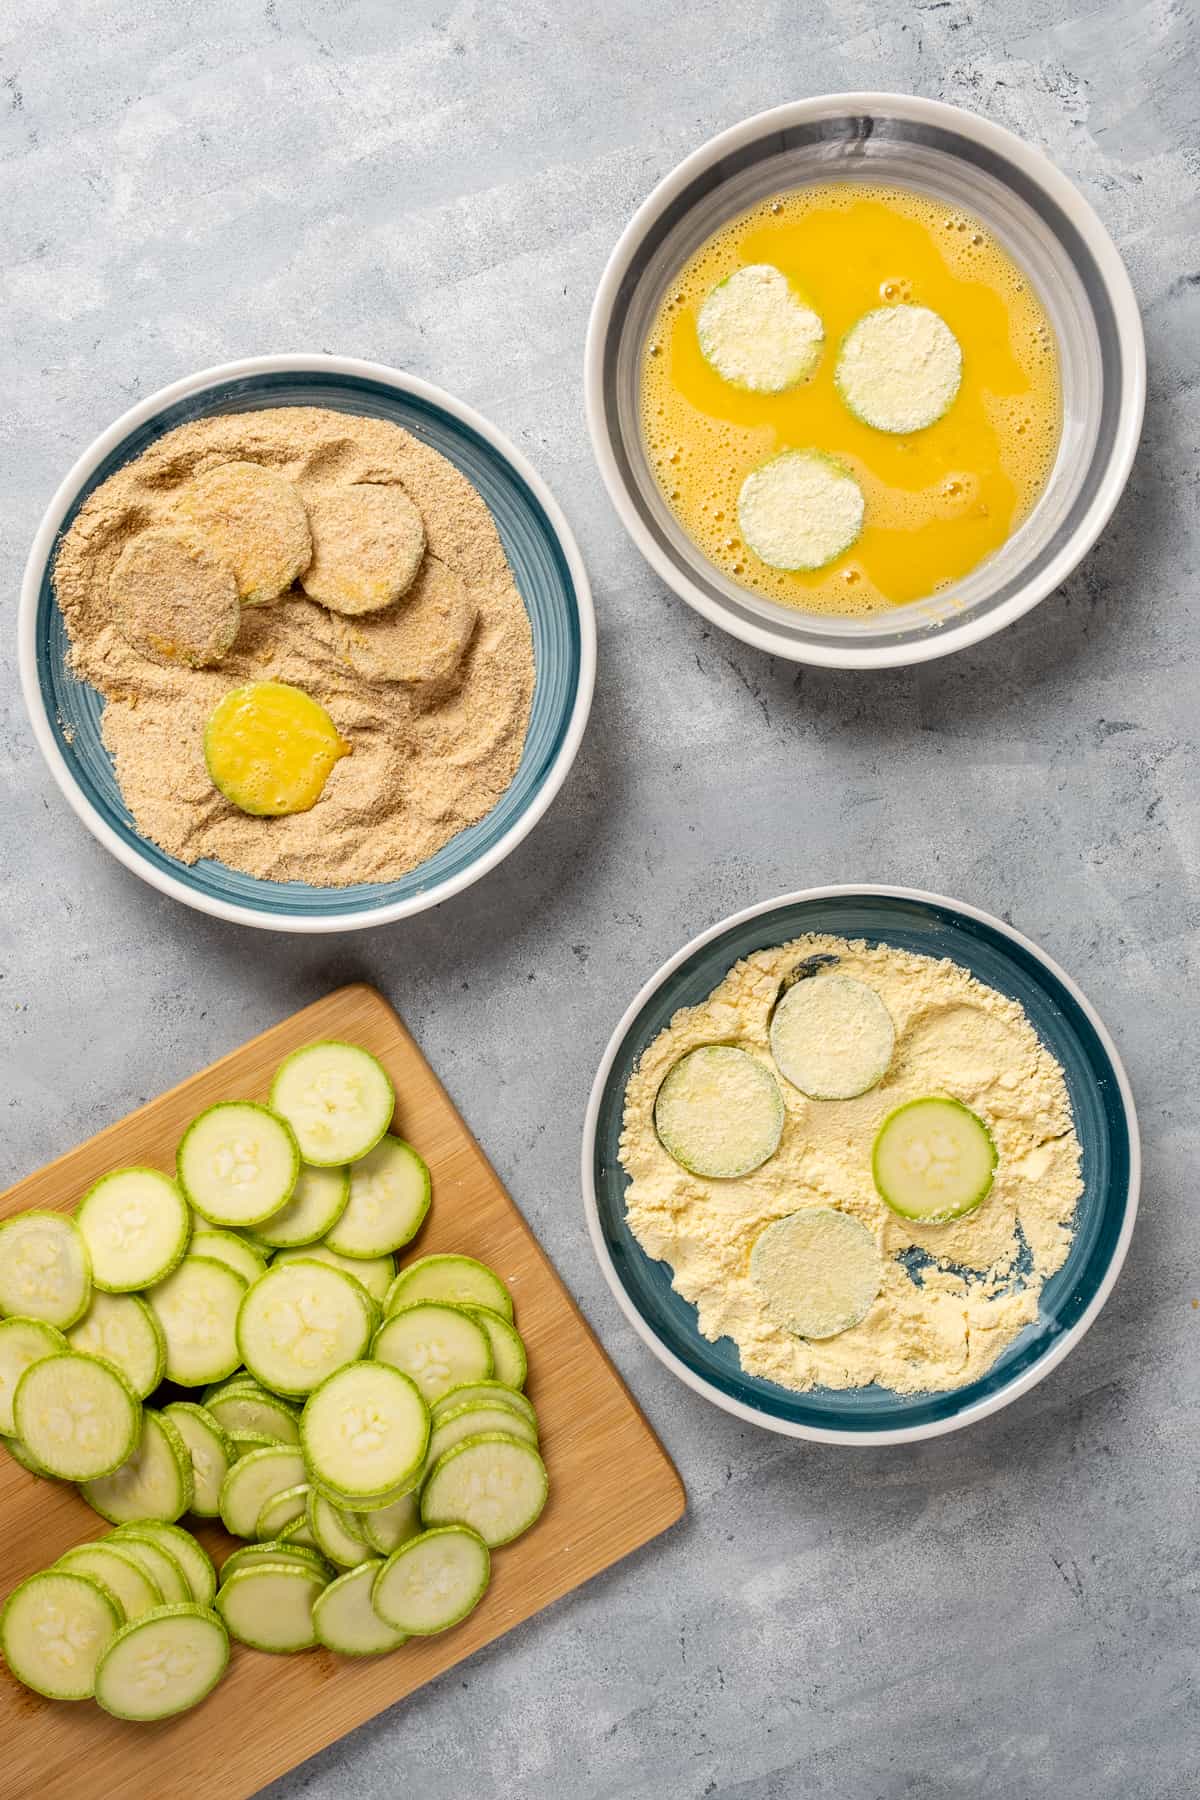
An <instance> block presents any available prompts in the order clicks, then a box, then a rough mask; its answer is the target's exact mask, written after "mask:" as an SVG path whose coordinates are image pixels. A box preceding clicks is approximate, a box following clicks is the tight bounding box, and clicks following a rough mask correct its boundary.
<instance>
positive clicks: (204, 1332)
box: [149, 1256, 246, 1387]
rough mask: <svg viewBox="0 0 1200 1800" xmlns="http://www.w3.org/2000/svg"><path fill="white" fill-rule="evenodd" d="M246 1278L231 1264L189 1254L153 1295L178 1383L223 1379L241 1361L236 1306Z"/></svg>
mask: <svg viewBox="0 0 1200 1800" xmlns="http://www.w3.org/2000/svg"><path fill="white" fill-rule="evenodd" d="M245 1292H246V1283H245V1282H244V1281H243V1280H242V1277H241V1276H240V1275H238V1274H235V1273H234V1271H233V1270H232V1269H231V1268H230V1267H229V1265H228V1263H223V1262H217V1261H215V1260H214V1259H213V1258H212V1257H210V1256H185V1257H184V1259H183V1261H182V1262H181V1263H180V1265H179V1267H178V1268H177V1269H176V1270H175V1271H174V1272H173V1273H172V1274H170V1275H168V1276H167V1279H166V1280H165V1281H160V1282H158V1283H157V1284H156V1286H154V1287H152V1288H151V1289H150V1294H149V1300H150V1304H151V1306H152V1307H153V1308H154V1311H155V1313H156V1315H157V1317H158V1322H159V1324H160V1325H161V1326H162V1331H163V1336H164V1338H165V1339H166V1341H167V1380H168V1381H174V1382H176V1383H177V1384H178V1385H179V1386H180V1387H203V1386H204V1384H205V1383H206V1382H210V1381H221V1380H223V1379H224V1377H225V1376H227V1375H232V1373H233V1371H234V1370H235V1369H236V1368H237V1366H238V1364H239V1363H240V1362H241V1360H242V1357H241V1352H240V1351H239V1349H238V1342H237V1318H238V1308H239V1307H240V1305H241V1303H242V1296H243V1294H244V1293H245Z"/></svg>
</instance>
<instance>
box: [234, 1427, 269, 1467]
mask: <svg viewBox="0 0 1200 1800" xmlns="http://www.w3.org/2000/svg"><path fill="white" fill-rule="evenodd" d="M229 1442H230V1443H231V1444H232V1445H233V1460H234V1462H240V1461H241V1460H242V1458H243V1456H249V1454H250V1452H251V1451H252V1450H273V1449H274V1448H275V1446H276V1444H277V1443H278V1442H279V1439H278V1438H277V1437H271V1436H269V1435H268V1433H267V1432H265V1431H241V1430H238V1429H236V1428H235V1429H234V1430H233V1431H231V1432H230V1433H229Z"/></svg>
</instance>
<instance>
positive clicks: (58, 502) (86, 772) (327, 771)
mask: <svg viewBox="0 0 1200 1800" xmlns="http://www.w3.org/2000/svg"><path fill="white" fill-rule="evenodd" d="M19 633H20V668H21V678H22V685H23V689H24V694H25V700H26V705H27V707H28V710H29V713H30V717H31V720H32V722H33V727H34V731H35V734H36V736H37V740H38V744H39V747H40V748H41V750H42V753H43V755H44V756H45V758H46V761H47V763H48V765H49V767H50V770H51V773H52V774H53V775H54V777H55V779H56V780H57V782H58V784H59V786H60V788H61V789H62V791H63V793H64V794H65V795H66V798H67V799H68V801H69V802H70V804H71V805H72V807H73V808H74V810H75V811H76V813H77V814H78V815H79V817H80V818H81V819H82V820H83V822H84V823H85V824H86V825H87V826H88V828H89V829H90V830H91V831H92V833H93V834H94V835H95V836H96V837H97V838H98V839H99V841H100V842H101V843H103V844H104V845H105V846H106V848H107V849H109V850H110V851H111V852H112V853H113V854H114V855H115V856H116V857H117V858H118V859H119V860H120V861H121V862H122V863H124V864H125V866H126V867H127V868H129V869H132V870H133V871H134V873H136V874H137V875H139V876H141V877H142V879H144V880H146V881H148V882H149V883H150V884H151V885H152V886H154V887H156V888H158V889H159V890H160V891H161V892H163V893H166V894H169V895H171V896H172V897H174V898H175V899H179V900H182V901H184V902H185V903H186V904H188V905H190V906H193V907H196V908H198V909H200V910H201V911H204V912H208V913H211V914H214V915H216V916H217V917H220V918H225V919H230V920H235V921H237V922H239V923H242V924H248V925H255V926H260V927H264V928H266V929H272V930H283V931H305V932H319V931H346V930H353V929H357V928H361V927H365V926H371V925H381V924H386V923H388V922H389V921H392V920H396V919H400V918H403V917H405V916H407V915H409V914H411V913H415V912H419V911H421V910H423V909H424V908H426V907H429V906H433V905H436V904H437V903H438V902H439V901H441V900H443V899H446V898H448V897H449V896H450V895H452V894H454V893H456V892H458V891H459V890H460V889H462V888H464V887H466V886H467V885H469V884H470V883H471V882H473V881H475V880H477V879H478V878H479V877H480V876H481V875H483V874H484V873H486V872H487V870H489V869H491V868H493V867H494V866H495V865H496V864H497V863H498V862H499V861H501V860H502V858H503V857H505V856H506V855H507V854H508V853H509V852H510V851H511V850H512V849H513V848H515V846H516V845H517V844H518V843H519V842H520V841H521V839H522V838H523V837H524V836H525V835H526V834H527V833H528V832H529V831H530V830H531V829H532V828H533V826H534V825H535V824H536V823H537V821H538V819H539V818H540V817H541V816H542V814H543V813H544V811H545V810H546V808H547V806H548V805H549V804H550V802H551V800H552V799H553V797H554V795H555V794H556V793H557V791H558V789H559V788H560V786H561V785H562V782H563V780H564V779H565V777H566V774H567V771H568V770H569V768H570V766H571V763H572V761H573V760H574V756H575V753H576V750H577V749H578V746H579V743H580V741H581V739H582V735H583V731H584V728H585V725H586V722H587V714H588V709H589V706H590V701H591V693H592V684H593V678H594V670H595V626H594V619H593V613H592V605H591V597H590V592H589V588H588V582H587V576H586V573H585V571H584V567H583V563H582V560H581V558H580V556H579V552H578V549H577V547H576V545H575V541H574V538H573V537H572V534H571V531H570V528H569V526H568V525H567V523H566V520H565V519H564V518H563V515H562V513H561V512H560V510H559V508H558V506H557V505H556V503H555V501H554V499H553V496H552V495H551V494H550V493H549V491H548V490H547V488H546V487H545V485H544V483H543V482H542V481H541V480H540V478H539V477H538V476H537V474H536V473H535V472H534V470H533V469H532V468H531V467H530V466H529V465H528V463H527V462H526V461H525V459H524V458H523V457H522V456H521V454H520V453H519V452H518V451H517V450H516V449H515V448H514V446H513V445H511V444H510V443H508V442H507V441H506V440H505V439H504V438H503V437H502V436H501V435H500V434H499V433H498V432H497V431H496V430H495V429H494V428H493V427H492V426H491V425H489V424H488V423H487V422H486V421H485V420H484V419H482V418H481V417H480V416H479V415H478V414H477V413H475V412H474V411H472V409H471V408H469V407H467V406H464V405H463V404H462V403H461V402H459V401H457V400H455V399H453V398H452V397H451V396H450V395H448V394H446V393H444V392H442V391H441V390H439V389H437V388H435V387H432V386H431V385H430V384H428V383H426V382H423V381H420V380H418V379H416V378H414V377H411V376H408V375H406V374H403V373H401V372H399V371H397V370H394V369H389V368H386V367H384V366H382V365H378V364H373V363H364V362H359V361H356V360H353V359H349V358H343V357H333V356H276V357H260V358H255V359H253V360H250V361H245V362H240V363H233V364H228V365H226V366H223V367H221V368H216V369H209V370H205V371H203V372H201V373H200V374H197V375H194V376H191V377H189V378H187V379H186V380H183V381H180V382H177V383H176V384H175V385H174V386H172V387H170V388H167V389H164V390H163V391H162V392H160V393H157V394H154V395H152V396H150V398H149V399H147V400H145V401H142V402H141V403H140V404H139V405H137V406H135V407H134V408H133V409H132V410H131V411H130V412H128V413H126V414H125V415H124V416H123V417H122V418H120V419H118V420H117V422H116V423H115V424H114V425H113V426H112V427H111V428H110V429H109V430H108V431H107V432H105V433H104V434H103V435H102V436H101V437H100V438H99V439H98V440H97V441H96V443H95V444H93V445H92V447H91V448H90V449H89V450H88V451H87V452H86V454H85V455H84V456H83V457H82V458H81V459H80V461H79V462H78V463H77V464H76V466H75V467H74V468H73V469H72V471H71V472H70V474H69V475H68V476H67V478H66V480H65V481H64V482H63V484H62V486H61V488H60V489H59V491H58V493H57V494H56V495H55V497H54V499H53V501H52V502H51V504H50V507H49V509H48V511H47V513H46V516H45V518H44V520H43V522H42V525H41V527H40V529H39V531H38V535H37V538H36V539H35V542H34V545H33V548H32V551H31V553H30V557H29V562H28V565H27V569H26V575H25V582H24V587H23V590H22V597H21V611H20V626H19Z"/></svg>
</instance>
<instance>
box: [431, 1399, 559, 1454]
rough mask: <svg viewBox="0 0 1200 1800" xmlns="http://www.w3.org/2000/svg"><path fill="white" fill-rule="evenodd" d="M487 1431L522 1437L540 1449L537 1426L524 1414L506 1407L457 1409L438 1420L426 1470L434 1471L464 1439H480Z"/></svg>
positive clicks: (432, 1433) (464, 1407) (467, 1407)
mask: <svg viewBox="0 0 1200 1800" xmlns="http://www.w3.org/2000/svg"><path fill="white" fill-rule="evenodd" d="M485 1431H498V1432H500V1433H502V1435H504V1436H505V1437H515V1438H523V1439H524V1440H525V1442H526V1443H529V1444H532V1445H533V1446H534V1448H535V1449H536V1448H537V1441H538V1434H537V1426H536V1425H532V1424H530V1422H529V1420H528V1419H527V1418H525V1416H524V1415H523V1414H522V1413H515V1412H510V1411H509V1409H508V1407H507V1406H458V1407H455V1409H454V1411H453V1412H448V1413H446V1414H444V1415H443V1417H442V1418H440V1419H438V1421H437V1423H436V1424H435V1425H434V1428H433V1430H432V1432H431V1433H430V1436H429V1451H428V1454H427V1456H426V1458H425V1463H426V1467H427V1468H430V1469H432V1468H433V1466H434V1464H435V1463H436V1462H438V1461H439V1460H440V1459H441V1458H442V1457H443V1456H444V1455H445V1454H446V1451H447V1450H452V1449H453V1448H454V1446H455V1444H461V1443H462V1441H463V1439H464V1438H469V1437H478V1436H479V1435H480V1434H481V1433H482V1432H485Z"/></svg>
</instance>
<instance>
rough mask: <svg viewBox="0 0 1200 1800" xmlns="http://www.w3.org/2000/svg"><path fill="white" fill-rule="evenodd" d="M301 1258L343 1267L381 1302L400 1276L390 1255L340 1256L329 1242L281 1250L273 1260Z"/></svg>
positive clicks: (333, 1267)
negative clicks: (297, 1248)
mask: <svg viewBox="0 0 1200 1800" xmlns="http://www.w3.org/2000/svg"><path fill="white" fill-rule="evenodd" d="M301 1258H307V1259H309V1260H311V1261H312V1262H323V1263H328V1265H329V1267H330V1268H331V1269H340V1270H341V1271H342V1274H343V1275H349V1276H351V1277H352V1278H353V1279H354V1280H355V1281H357V1282H358V1284H359V1286H360V1287H363V1288H365V1289H366V1291H367V1293H368V1294H369V1295H370V1296H371V1299H372V1300H374V1301H375V1302H376V1303H377V1304H378V1305H382V1304H383V1299H384V1296H385V1295H386V1293H387V1291H388V1289H389V1288H390V1287H391V1285H392V1282H393V1281H394V1280H395V1277H396V1264H395V1260H394V1259H393V1258H392V1257H390V1256H372V1257H370V1258H367V1257H361V1256H339V1255H338V1253H337V1251H336V1250H331V1249H330V1248H329V1245H328V1244H308V1245H306V1246H305V1247H304V1248H303V1249H301V1250H280V1251H278V1252H277V1253H276V1255H275V1256H274V1258H273V1259H272V1261H273V1263H285V1262H297V1261H299V1260H300V1259H301Z"/></svg>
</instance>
